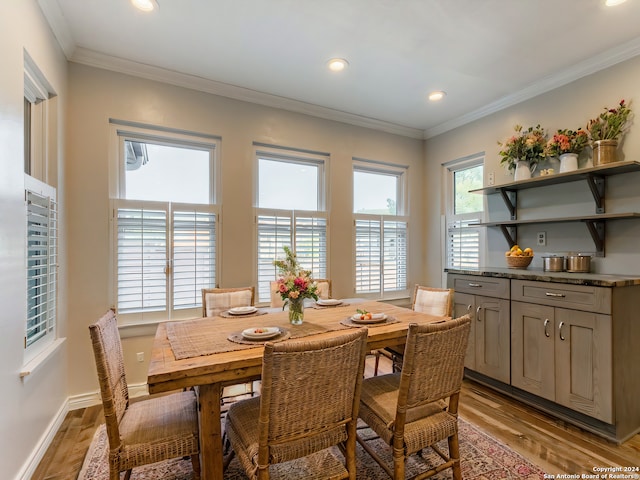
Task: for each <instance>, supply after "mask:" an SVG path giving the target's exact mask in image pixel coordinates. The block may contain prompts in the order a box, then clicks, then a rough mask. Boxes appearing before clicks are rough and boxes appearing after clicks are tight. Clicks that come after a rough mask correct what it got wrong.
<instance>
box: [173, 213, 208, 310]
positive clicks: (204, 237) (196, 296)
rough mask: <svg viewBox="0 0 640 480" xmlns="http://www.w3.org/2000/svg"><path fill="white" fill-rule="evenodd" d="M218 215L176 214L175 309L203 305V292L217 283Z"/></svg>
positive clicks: (174, 223) (174, 214)
mask: <svg viewBox="0 0 640 480" xmlns="http://www.w3.org/2000/svg"><path fill="white" fill-rule="evenodd" d="M215 260H216V215H215V213H213V212H206V211H197V210H191V211H174V212H173V308H174V309H179V308H194V307H198V306H200V305H201V304H202V289H203V288H211V287H212V286H214V285H215V284H216V262H215Z"/></svg>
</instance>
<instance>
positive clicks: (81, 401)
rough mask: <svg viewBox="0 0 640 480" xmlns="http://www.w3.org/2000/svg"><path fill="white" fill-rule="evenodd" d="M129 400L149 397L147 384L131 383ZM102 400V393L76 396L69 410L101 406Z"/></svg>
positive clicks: (71, 398)
mask: <svg viewBox="0 0 640 480" xmlns="http://www.w3.org/2000/svg"><path fill="white" fill-rule="evenodd" d="M128 388H129V398H135V397H144V396H145V395H149V389H148V387H147V384H146V383H130V384H129V385H128ZM100 403H102V399H101V398H100V392H99V391H98V390H96V391H95V392H89V393H81V394H80V395H74V396H72V397H69V410H78V409H79V408H87V407H92V406H93V405H100Z"/></svg>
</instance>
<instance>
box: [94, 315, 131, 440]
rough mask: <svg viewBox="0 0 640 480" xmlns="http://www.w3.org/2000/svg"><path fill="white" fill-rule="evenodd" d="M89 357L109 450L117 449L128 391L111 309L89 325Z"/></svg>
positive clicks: (116, 327)
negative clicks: (93, 362) (92, 361)
mask: <svg viewBox="0 0 640 480" xmlns="http://www.w3.org/2000/svg"><path fill="white" fill-rule="evenodd" d="M89 334H90V335H91V343H92V345H93V354H94V356H95V359H96V368H97V370H98V383H99V384H100V395H101V397H102V407H103V409H104V418H105V423H106V427H107V436H108V437H109V448H110V450H111V451H114V450H116V449H118V448H119V446H120V443H121V440H120V429H119V424H120V420H122V416H123V415H124V413H125V411H126V409H127V408H128V406H129V390H128V389H127V379H126V377H125V372H124V357H123V355H122V344H121V342H120V334H119V333H118V324H117V320H116V316H115V314H114V312H113V310H109V311H108V312H107V313H106V314H104V315H103V316H102V318H100V320H98V321H97V322H96V323H94V324H93V325H90V326H89Z"/></svg>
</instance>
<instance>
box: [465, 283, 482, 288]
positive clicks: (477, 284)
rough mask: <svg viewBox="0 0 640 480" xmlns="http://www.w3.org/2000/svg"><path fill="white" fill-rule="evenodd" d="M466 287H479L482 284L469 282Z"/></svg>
mask: <svg viewBox="0 0 640 480" xmlns="http://www.w3.org/2000/svg"><path fill="white" fill-rule="evenodd" d="M467 286H468V287H472V288H481V287H482V285H481V284H479V283H469V284H467Z"/></svg>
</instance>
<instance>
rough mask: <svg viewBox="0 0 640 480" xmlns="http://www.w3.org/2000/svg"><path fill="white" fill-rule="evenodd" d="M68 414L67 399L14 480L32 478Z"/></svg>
mask: <svg viewBox="0 0 640 480" xmlns="http://www.w3.org/2000/svg"><path fill="white" fill-rule="evenodd" d="M68 412H69V399H67V400H66V401H65V402H63V404H62V405H61V406H60V409H59V410H58V411H57V412H56V414H55V415H54V417H53V419H52V420H51V423H49V426H48V427H47V429H46V430H45V431H44V433H43V434H42V436H41V437H40V439H39V440H38V443H37V445H36V446H35V447H34V449H33V451H32V452H31V455H29V458H27V461H26V462H25V463H24V465H23V466H22V468H21V469H20V472H18V475H17V476H16V480H29V479H30V478H31V477H32V476H33V473H34V472H35V471H36V468H38V465H39V464H40V461H41V460H42V458H43V457H44V454H45V453H47V449H48V448H49V445H51V442H53V437H55V436H56V433H57V432H58V429H59V428H60V425H62V422H63V421H64V419H65V417H66V416H67V413H68Z"/></svg>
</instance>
